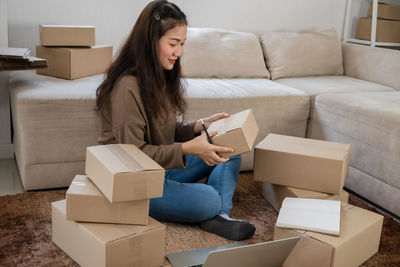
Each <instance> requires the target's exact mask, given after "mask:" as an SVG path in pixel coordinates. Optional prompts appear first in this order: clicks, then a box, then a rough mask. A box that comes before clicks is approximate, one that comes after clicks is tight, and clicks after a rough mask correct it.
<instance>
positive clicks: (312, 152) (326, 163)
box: [254, 134, 351, 194]
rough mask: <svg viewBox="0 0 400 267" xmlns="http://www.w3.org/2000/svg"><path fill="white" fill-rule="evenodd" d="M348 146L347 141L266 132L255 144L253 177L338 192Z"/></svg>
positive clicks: (299, 186) (270, 181) (316, 189)
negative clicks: (329, 140)
mask: <svg viewBox="0 0 400 267" xmlns="http://www.w3.org/2000/svg"><path fill="white" fill-rule="evenodd" d="M350 148H351V146H350V145H348V144H341V143H335V142H328V141H321V140H314V139H309V138H299V137H293V136H286V135H277V134H269V135H268V136H267V137H266V138H265V139H264V140H263V141H261V142H260V143H259V144H258V145H256V147H255V151H254V179H255V180H258V181H263V182H269V183H273V184H280V185H286V186H293V187H297V188H303V189H308V190H314V191H319V192H324V193H330V194H340V193H341V192H342V189H343V185H344V182H345V180H346V178H347V173H348V169H349V160H350Z"/></svg>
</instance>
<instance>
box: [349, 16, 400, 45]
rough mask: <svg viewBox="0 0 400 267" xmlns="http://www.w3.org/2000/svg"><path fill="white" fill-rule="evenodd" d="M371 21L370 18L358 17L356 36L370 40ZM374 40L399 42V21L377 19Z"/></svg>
mask: <svg viewBox="0 0 400 267" xmlns="http://www.w3.org/2000/svg"><path fill="white" fill-rule="evenodd" d="M371 23H372V19H371V18H359V19H358V25H357V35H356V38H358V39H361V40H371ZM375 41H377V42H393V43H400V21H397V20H384V19H378V20H377V23H376V37H375Z"/></svg>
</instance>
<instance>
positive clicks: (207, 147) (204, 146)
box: [182, 131, 234, 166]
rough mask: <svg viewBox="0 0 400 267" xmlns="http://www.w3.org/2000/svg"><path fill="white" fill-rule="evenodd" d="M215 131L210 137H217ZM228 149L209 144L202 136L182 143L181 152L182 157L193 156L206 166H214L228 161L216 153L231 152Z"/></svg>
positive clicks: (231, 150) (230, 149)
mask: <svg viewBox="0 0 400 267" xmlns="http://www.w3.org/2000/svg"><path fill="white" fill-rule="evenodd" d="M217 133H218V132H217V131H214V132H211V133H209V135H210V137H213V136H215V135H217ZM233 151H234V150H233V149H232V148H229V147H222V146H216V145H213V144H210V143H209V142H208V139H207V136H206V135H205V134H202V135H200V136H197V137H196V138H194V139H192V140H190V141H187V142H184V143H182V152H183V154H184V155H186V154H193V155H195V156H197V157H199V158H201V159H202V160H203V161H204V162H205V163H206V164H207V165H209V166H214V165H217V164H220V163H224V162H226V161H228V160H229V159H228V158H222V157H220V156H219V155H218V154H217V152H233Z"/></svg>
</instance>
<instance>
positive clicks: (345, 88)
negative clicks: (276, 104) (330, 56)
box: [276, 75, 394, 105]
mask: <svg viewBox="0 0 400 267" xmlns="http://www.w3.org/2000/svg"><path fill="white" fill-rule="evenodd" d="M276 82H278V83H281V84H284V85H287V86H291V87H293V88H296V89H298V90H301V91H303V92H304V93H306V94H307V95H309V96H311V105H313V104H314V102H315V97H316V96H317V95H319V94H325V93H357V92H360V93H361V92H391V91H394V89H393V88H391V87H388V86H384V85H381V84H377V83H372V82H367V81H364V80H360V79H356V78H352V77H348V76H343V75H336V76H335V75H332V76H314V77H297V78H281V79H278V80H276Z"/></svg>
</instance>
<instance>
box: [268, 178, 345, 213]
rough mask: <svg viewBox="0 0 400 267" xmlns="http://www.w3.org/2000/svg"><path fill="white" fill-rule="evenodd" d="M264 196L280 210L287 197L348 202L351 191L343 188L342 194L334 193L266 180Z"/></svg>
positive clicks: (275, 208)
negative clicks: (272, 182)
mask: <svg viewBox="0 0 400 267" xmlns="http://www.w3.org/2000/svg"><path fill="white" fill-rule="evenodd" d="M262 192H263V196H264V198H265V199H266V200H267V201H268V203H269V204H270V205H271V206H272V208H274V210H276V211H277V212H279V210H280V208H281V206H282V201H283V200H284V199H285V197H300V198H316V199H327V200H340V201H342V202H345V203H347V202H348V201H349V193H348V192H346V191H345V190H342V192H341V193H340V194H336V195H332V194H327V193H322V192H317V191H311V190H306V189H301V188H296V187H291V186H284V185H277V184H271V183H267V182H264V184H263V187H262Z"/></svg>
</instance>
